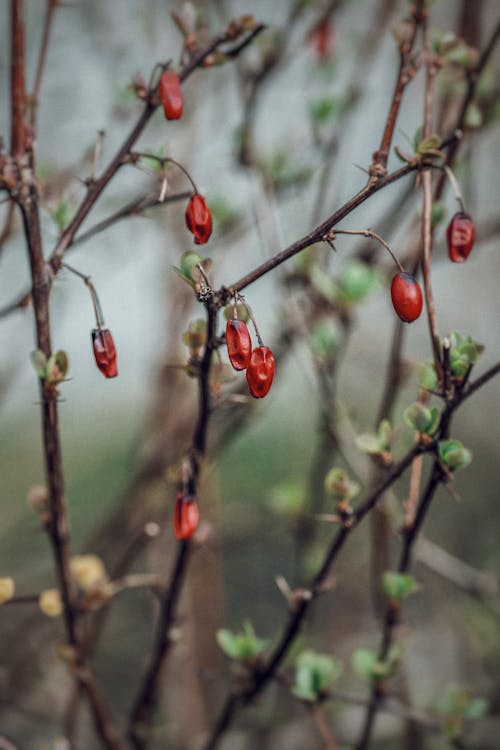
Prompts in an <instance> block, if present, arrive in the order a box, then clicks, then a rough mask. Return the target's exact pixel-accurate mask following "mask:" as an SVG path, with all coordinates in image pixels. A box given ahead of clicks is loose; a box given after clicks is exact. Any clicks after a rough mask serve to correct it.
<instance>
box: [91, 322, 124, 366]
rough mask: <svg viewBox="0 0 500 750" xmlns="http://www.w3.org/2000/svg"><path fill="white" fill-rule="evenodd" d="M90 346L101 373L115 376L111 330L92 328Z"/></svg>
mask: <svg viewBox="0 0 500 750" xmlns="http://www.w3.org/2000/svg"><path fill="white" fill-rule="evenodd" d="M92 348H93V350H94V357H95V361H96V365H97V367H98V368H99V369H100V371H101V372H102V374H103V375H104V376H105V377H106V378H116V376H117V375H118V368H117V365H116V349H115V342H114V341H113V336H112V335H111V331H110V330H108V329H107V328H94V330H93V331H92Z"/></svg>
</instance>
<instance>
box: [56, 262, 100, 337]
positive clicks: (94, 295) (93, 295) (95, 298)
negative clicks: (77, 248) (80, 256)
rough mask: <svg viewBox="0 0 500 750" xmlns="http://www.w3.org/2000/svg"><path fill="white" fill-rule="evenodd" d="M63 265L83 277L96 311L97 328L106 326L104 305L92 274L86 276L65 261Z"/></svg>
mask: <svg viewBox="0 0 500 750" xmlns="http://www.w3.org/2000/svg"><path fill="white" fill-rule="evenodd" d="M61 265H62V266H63V267H64V268H67V269H68V271H71V273H74V274H75V276H79V278H80V279H83V281H84V283H85V285H86V286H87V288H88V290H89V292H90V297H91V299H92V306H93V308H94V313H95V321H96V328H99V329H101V328H104V315H103V314H102V307H101V303H100V302H99V296H98V294H97V291H96V288H95V286H94V285H93V283H92V281H91V280H90V276H86V275H85V274H84V273H82V272H81V271H78V270H77V269H76V268H73V266H70V265H69V263H66V262H63V263H61Z"/></svg>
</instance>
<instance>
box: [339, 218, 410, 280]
mask: <svg viewBox="0 0 500 750" xmlns="http://www.w3.org/2000/svg"><path fill="white" fill-rule="evenodd" d="M337 234H355V235H360V236H361V237H371V238H372V239H374V240H376V241H377V242H380V244H381V245H382V247H384V248H385V249H386V250H387V252H388V253H389V255H390V256H391V258H392V259H393V261H394V263H395V264H396V265H397V267H398V269H399V270H400V271H401V273H404V272H405V269H404V268H403V266H402V265H401V263H400V262H399V260H398V259H397V258H396V256H395V255H394V253H393V252H392V250H391V248H390V247H389V245H388V244H387V242H386V241H385V240H384V239H383V238H382V237H381V236H380V235H379V234H377V233H376V232H374V231H373V230H372V229H335V230H333V229H331V230H330V232H329V233H328V235H327V239H328V240H333V239H335V235H337Z"/></svg>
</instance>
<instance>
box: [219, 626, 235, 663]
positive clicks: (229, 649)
mask: <svg viewBox="0 0 500 750" xmlns="http://www.w3.org/2000/svg"><path fill="white" fill-rule="evenodd" d="M216 638H217V643H218V644H219V647H220V649H221V650H222V651H223V652H224V653H225V654H226V656H229V658H230V659H236V658H237V651H238V649H237V645H236V636H235V635H234V634H233V633H231V631H230V630H224V629H221V630H218V631H217V633H216Z"/></svg>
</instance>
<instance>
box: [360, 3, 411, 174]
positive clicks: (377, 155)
mask: <svg viewBox="0 0 500 750" xmlns="http://www.w3.org/2000/svg"><path fill="white" fill-rule="evenodd" d="M423 6H424V0H418V2H417V3H416V6H415V9H414V11H413V17H412V21H413V28H412V31H411V33H410V34H409V35H408V36H406V35H403V39H402V40H401V42H400V45H399V55H400V60H399V72H398V77H397V79H396V84H395V86H394V92H393V95H392V101H391V104H390V107H389V114H388V115H387V120H386V123H385V128H384V132H383V135H382V140H381V141H380V146H379V148H378V150H377V151H375V152H374V154H373V156H372V163H371V165H370V169H369V173H370V180H369V182H370V183H371V182H374V181H376V180H378V179H380V178H381V177H384V176H385V175H386V174H387V160H388V158H389V152H390V150H391V143H392V138H393V135H394V129H395V127H396V122H397V118H398V114H399V109H400V107H401V102H402V99H403V94H404V90H405V88H406V86H407V85H408V84H409V83H410V81H411V80H412V79H413V77H414V75H415V72H416V70H415V69H414V68H411V66H410V59H411V52H412V49H413V45H414V43H415V38H416V36H417V32H418V28H419V24H420V22H421V18H422V14H423Z"/></svg>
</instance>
